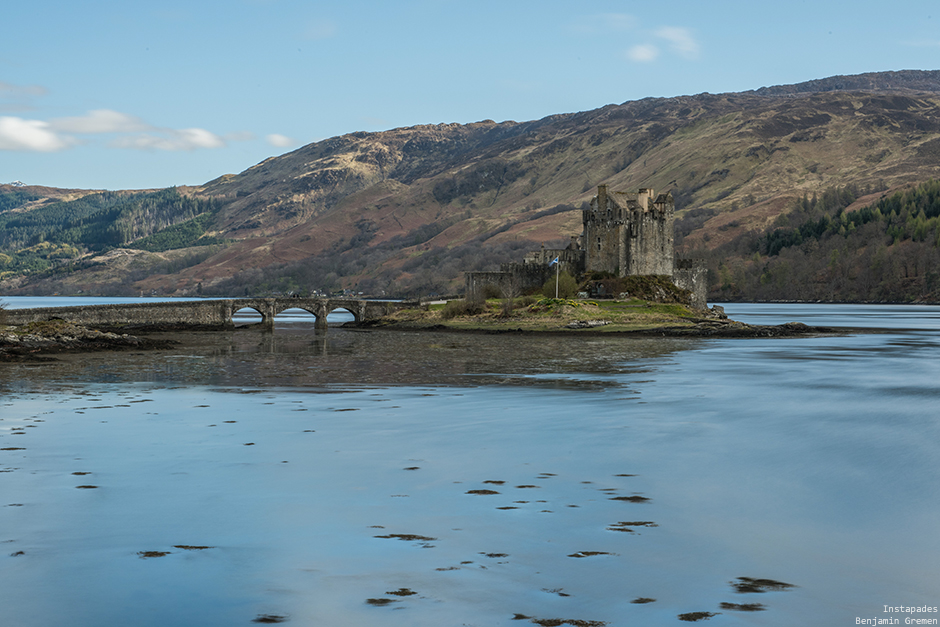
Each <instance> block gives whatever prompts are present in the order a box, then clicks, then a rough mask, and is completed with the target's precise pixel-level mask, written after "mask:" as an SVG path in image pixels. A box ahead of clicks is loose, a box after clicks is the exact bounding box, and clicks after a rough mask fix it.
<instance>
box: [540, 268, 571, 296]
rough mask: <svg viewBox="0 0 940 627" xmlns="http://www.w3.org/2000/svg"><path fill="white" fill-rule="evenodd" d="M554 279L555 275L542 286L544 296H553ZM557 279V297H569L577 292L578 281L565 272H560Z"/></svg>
mask: <svg viewBox="0 0 940 627" xmlns="http://www.w3.org/2000/svg"><path fill="white" fill-rule="evenodd" d="M555 280H556V277H552V278H550V279H549V280H548V281H545V285H543V286H542V295H543V296H545V297H546V298H555ZM557 280H558V298H571V297H572V296H574V295H575V294H577V293H578V282H577V281H576V280H575V278H574V277H573V276H571V275H570V274H568V273H567V272H560V273H559V274H558V275H557Z"/></svg>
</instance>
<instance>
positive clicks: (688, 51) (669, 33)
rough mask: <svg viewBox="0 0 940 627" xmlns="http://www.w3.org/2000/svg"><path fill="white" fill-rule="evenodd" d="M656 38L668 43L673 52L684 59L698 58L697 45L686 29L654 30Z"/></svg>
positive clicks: (672, 27) (671, 27)
mask: <svg viewBox="0 0 940 627" xmlns="http://www.w3.org/2000/svg"><path fill="white" fill-rule="evenodd" d="M656 36H657V37H659V38H661V39H665V40H666V41H668V42H669V44H670V46H671V47H672V49H673V51H674V52H675V53H676V54H678V55H679V56H681V57H685V58H686V59H695V58H697V57H698V52H699V45H698V42H697V41H695V38H694V37H692V33H691V32H690V31H689V29H687V28H682V27H680V26H663V27H662V28H659V29H657V30H656Z"/></svg>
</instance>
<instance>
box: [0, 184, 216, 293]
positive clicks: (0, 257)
mask: <svg viewBox="0 0 940 627" xmlns="http://www.w3.org/2000/svg"><path fill="white" fill-rule="evenodd" d="M37 199H39V196H38V195H36V194H32V193H29V192H22V191H16V192H8V193H5V194H0V278H3V276H4V275H11V274H15V273H18V272H19V273H25V272H28V273H31V274H33V275H37V276H42V273H44V272H48V271H49V270H50V269H52V268H58V269H59V271H60V272H61V271H62V266H63V265H65V266H66V267H68V265H69V264H68V263H66V262H70V261H73V260H79V259H81V258H83V257H85V256H87V255H88V254H89V253H96V252H101V251H105V250H109V249H113V248H119V247H126V246H129V245H133V247H135V248H138V249H141V250H149V251H163V250H169V249H173V248H185V247H189V246H198V245H208V244H216V243H220V241H221V240H219V239H217V238H213V237H206V227H207V225H208V223H209V221H210V220H211V218H212V216H213V215H214V214H215V213H216V212H217V211H218V208H219V203H218V202H217V201H216V200H214V199H211V198H210V199H200V198H195V197H192V196H184V195H181V194H180V193H179V191H178V190H177V189H175V188H170V189H165V190H162V191H158V192H143V193H130V192H102V193H97V194H89V195H87V196H84V197H82V198H80V199H77V200H71V201H59V202H51V203H45V204H43V205H41V206H39V207H36V208H34V209H31V210H29V211H17V209H22V208H23V207H24V206H25V205H26V204H27V203H29V202H31V201H35V200H37ZM78 265H79V266H81V265H83V264H78Z"/></svg>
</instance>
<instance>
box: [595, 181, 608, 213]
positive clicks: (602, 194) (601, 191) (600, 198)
mask: <svg viewBox="0 0 940 627" xmlns="http://www.w3.org/2000/svg"><path fill="white" fill-rule="evenodd" d="M606 208H607V186H606V185H598V186H597V210H598V211H602V210H604V209H606Z"/></svg>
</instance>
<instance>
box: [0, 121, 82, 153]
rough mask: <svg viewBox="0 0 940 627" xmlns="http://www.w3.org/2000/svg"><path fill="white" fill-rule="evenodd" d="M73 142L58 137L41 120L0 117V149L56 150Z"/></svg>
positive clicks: (47, 124)
mask: <svg viewBox="0 0 940 627" xmlns="http://www.w3.org/2000/svg"><path fill="white" fill-rule="evenodd" d="M72 143H73V142H72V141H70V140H69V138H67V137H60V136H59V135H58V134H56V133H55V132H54V131H53V130H52V129H51V128H50V126H49V123H48V122H43V121H41V120H24V119H23V118H16V117H0V150H16V151H24V152H57V151H59V150H65V149H66V148H68V147H69V146H70V145H71V144H72Z"/></svg>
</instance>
